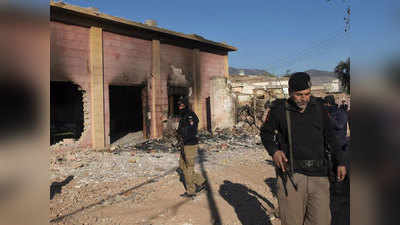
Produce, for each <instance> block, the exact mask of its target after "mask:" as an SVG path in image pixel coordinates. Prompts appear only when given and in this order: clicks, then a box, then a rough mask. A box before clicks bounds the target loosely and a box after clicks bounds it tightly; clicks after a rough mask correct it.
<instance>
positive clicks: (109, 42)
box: [103, 31, 151, 144]
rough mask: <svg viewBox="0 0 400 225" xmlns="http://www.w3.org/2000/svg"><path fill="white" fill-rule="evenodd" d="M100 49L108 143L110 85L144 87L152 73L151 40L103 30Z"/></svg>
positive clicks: (107, 140)
mask: <svg viewBox="0 0 400 225" xmlns="http://www.w3.org/2000/svg"><path fill="white" fill-rule="evenodd" d="M103 52H104V55H103V61H104V99H105V101H104V117H105V118H104V120H105V125H104V128H105V137H106V144H110V101H109V99H110V96H109V86H110V85H117V86H118V85H119V86H139V85H142V86H143V87H144V85H145V84H146V82H147V77H148V76H149V75H150V74H151V41H148V40H142V39H138V38H133V37H128V36H124V35H119V34H115V33H110V32H106V31H103ZM126 102H127V104H129V99H126Z"/></svg>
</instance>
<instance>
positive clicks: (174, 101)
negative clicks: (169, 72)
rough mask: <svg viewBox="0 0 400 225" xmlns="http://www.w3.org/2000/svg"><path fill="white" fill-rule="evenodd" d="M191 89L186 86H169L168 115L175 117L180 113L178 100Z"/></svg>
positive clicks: (185, 95)
mask: <svg viewBox="0 0 400 225" xmlns="http://www.w3.org/2000/svg"><path fill="white" fill-rule="evenodd" d="M188 94H189V90H188V88H186V87H174V86H171V87H168V116H169V117H175V116H177V115H178V114H179V111H178V100H179V99H180V98H181V97H187V95H188Z"/></svg>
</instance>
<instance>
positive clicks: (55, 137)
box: [50, 81, 84, 145]
mask: <svg viewBox="0 0 400 225" xmlns="http://www.w3.org/2000/svg"><path fill="white" fill-rule="evenodd" d="M83 126H84V116H83V93H82V91H81V90H80V88H79V86H78V85H75V84H73V83H72V82H59V81H51V82H50V144H51V145H53V144H55V143H57V142H59V141H62V140H63V139H64V138H73V139H75V140H78V139H79V138H80V137H81V135H82V132H83Z"/></svg>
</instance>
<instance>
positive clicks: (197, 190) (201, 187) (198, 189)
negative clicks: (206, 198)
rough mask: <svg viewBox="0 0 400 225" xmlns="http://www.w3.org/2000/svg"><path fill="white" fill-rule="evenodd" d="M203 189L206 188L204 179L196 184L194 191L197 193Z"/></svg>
mask: <svg viewBox="0 0 400 225" xmlns="http://www.w3.org/2000/svg"><path fill="white" fill-rule="evenodd" d="M204 189H207V181H204V182H203V183H202V184H201V185H200V186H198V185H196V193H199V192H200V191H202V190H204Z"/></svg>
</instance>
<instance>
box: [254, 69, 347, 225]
mask: <svg viewBox="0 0 400 225" xmlns="http://www.w3.org/2000/svg"><path fill="white" fill-rule="evenodd" d="M289 94H290V98H289V99H288V100H281V99H279V100H276V101H275V102H273V104H272V105H271V111H270V112H269V114H268V116H267V119H266V121H265V123H264V125H263V127H262V129H261V138H262V141H263V144H264V146H265V148H266V149H267V151H268V153H269V154H270V155H271V156H272V157H273V161H274V164H275V166H276V169H277V175H278V182H277V187H278V192H277V194H278V203H279V214H280V219H281V223H282V225H302V224H304V225H330V222H331V214H330V209H329V180H328V171H329V166H328V165H329V163H328V161H327V159H326V152H325V149H326V146H327V145H329V146H330V148H331V151H332V152H333V153H334V154H333V155H334V156H335V157H336V160H337V161H338V162H339V163H338V167H337V180H338V181H341V180H343V179H344V177H345V176H346V167H345V164H344V163H345V162H344V157H343V154H342V150H341V149H340V144H339V143H338V140H337V139H336V136H335V135H334V131H333V129H332V123H330V121H329V117H328V113H327V112H326V110H325V109H324V107H323V100H322V99H321V98H316V97H313V96H311V81H310V76H309V75H308V74H307V73H304V72H300V73H294V74H292V75H291V77H290V79H289ZM288 122H289V123H288ZM288 127H290V131H289V130H288ZM289 134H290V138H289ZM290 143H291V146H290Z"/></svg>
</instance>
